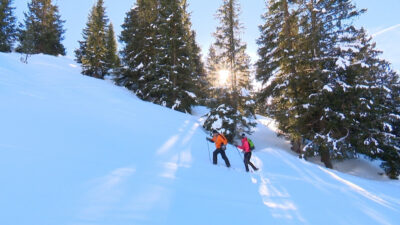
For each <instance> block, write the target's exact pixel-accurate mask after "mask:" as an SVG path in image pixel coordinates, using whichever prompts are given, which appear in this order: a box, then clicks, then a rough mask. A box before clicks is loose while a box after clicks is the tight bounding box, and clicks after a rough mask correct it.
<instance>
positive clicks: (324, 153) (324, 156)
mask: <svg viewBox="0 0 400 225" xmlns="http://www.w3.org/2000/svg"><path fill="white" fill-rule="evenodd" d="M320 154H321V162H323V163H324V164H325V167H326V168H329V169H333V165H332V162H331V156H330V154H329V150H328V149H326V148H324V147H321V149H320Z"/></svg>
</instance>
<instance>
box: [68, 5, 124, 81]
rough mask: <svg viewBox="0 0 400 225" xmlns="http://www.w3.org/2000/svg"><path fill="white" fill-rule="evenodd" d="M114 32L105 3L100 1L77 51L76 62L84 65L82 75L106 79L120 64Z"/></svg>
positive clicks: (95, 6) (94, 8)
mask: <svg viewBox="0 0 400 225" xmlns="http://www.w3.org/2000/svg"><path fill="white" fill-rule="evenodd" d="M113 33H114V31H113V28H112V26H111V25H109V19H108V17H107V15H106V12H105V7H104V1H103V0H98V1H97V3H96V4H95V5H94V6H93V8H92V11H91V12H90V15H89V18H88V22H87V23H86V27H85V29H84V30H83V32H82V36H83V41H79V46H80V47H79V49H76V50H75V56H76V61H77V62H78V63H81V64H82V74H84V75H88V76H92V77H96V78H100V79H104V76H105V75H107V74H109V73H110V72H111V70H112V69H113V68H115V67H116V64H117V63H118V59H117V58H118V56H117V55H116V54H117V53H116V43H115V40H114V37H113V36H114V34H113Z"/></svg>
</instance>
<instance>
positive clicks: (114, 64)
mask: <svg viewBox="0 0 400 225" xmlns="http://www.w3.org/2000/svg"><path fill="white" fill-rule="evenodd" d="M106 31H107V33H106V47H107V53H106V63H107V64H108V65H107V67H108V68H110V70H115V69H117V68H119V66H120V65H121V61H120V59H119V56H118V54H117V53H118V50H117V40H116V39H115V33H114V27H113V25H112V23H110V24H109V25H108V27H107V29H106Z"/></svg>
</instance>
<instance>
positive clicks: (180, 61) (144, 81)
mask: <svg viewBox="0 0 400 225" xmlns="http://www.w3.org/2000/svg"><path fill="white" fill-rule="evenodd" d="M185 9H186V2H184V1H180V0H159V1H156V0H147V1H144V0H142V1H138V2H137V3H136V7H134V8H133V9H131V11H130V12H129V13H128V14H127V17H126V18H125V23H124V25H123V31H122V34H121V37H120V40H121V42H123V43H124V45H125V46H124V48H123V50H122V52H121V55H122V62H123V66H124V68H123V72H122V74H121V76H120V77H119V78H118V79H117V82H118V83H120V84H122V85H125V86H127V87H128V88H130V89H133V90H134V91H135V92H136V94H137V95H138V96H139V97H140V98H142V99H144V100H147V101H151V102H154V103H156V104H160V105H164V106H166V107H169V108H173V109H175V110H178V111H182V112H190V111H191V106H192V105H193V104H194V103H195V100H196V98H197V96H196V95H197V94H198V93H199V91H198V90H199V89H201V88H199V87H200V85H199V82H202V79H201V74H199V73H202V65H201V60H200V56H199V54H198V53H199V52H200V48H198V46H197V44H196V43H195V40H194V39H195V34H194V32H192V31H191V29H190V21H189V19H188V18H189V14H187V12H186V11H185Z"/></svg>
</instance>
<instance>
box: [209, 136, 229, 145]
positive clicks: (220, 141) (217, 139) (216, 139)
mask: <svg viewBox="0 0 400 225" xmlns="http://www.w3.org/2000/svg"><path fill="white" fill-rule="evenodd" d="M211 141H213V142H214V143H215V147H216V148H221V144H224V145H227V144H228V140H227V139H226V138H225V136H223V135H222V134H218V135H217V136H216V137H213V138H212V139H211Z"/></svg>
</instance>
